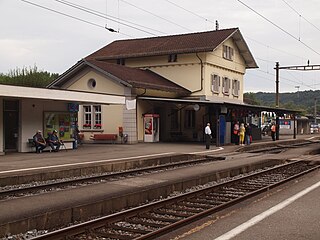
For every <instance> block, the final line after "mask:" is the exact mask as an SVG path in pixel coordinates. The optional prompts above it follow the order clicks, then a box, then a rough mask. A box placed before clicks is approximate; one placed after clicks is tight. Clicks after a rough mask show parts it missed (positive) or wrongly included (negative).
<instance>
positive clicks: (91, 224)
mask: <svg viewBox="0 0 320 240" xmlns="http://www.w3.org/2000/svg"><path fill="white" fill-rule="evenodd" d="M307 163H308V162H306V161H295V162H291V163H288V164H285V165H281V166H277V167H274V168H272V169H268V170H263V171H261V172H259V173H253V174H249V175H247V176H245V177H242V178H239V179H234V180H230V181H227V182H224V183H221V184H218V185H215V186H211V187H207V188H204V189H201V190H197V191H194V192H189V193H186V194H183V195H180V196H176V197H171V198H169V199H164V200H160V201H158V202H155V203H150V204H146V205H144V206H140V207H136V208H133V209H129V210H125V211H123V212H119V213H115V214H112V215H108V216H105V217H101V218H98V219H95V220H91V221H88V222H85V223H81V224H77V225H74V226H70V227H67V228H64V229H60V230H57V231H54V232H50V233H47V234H44V235H41V236H37V237H34V238H32V239H34V240H40V239H41V240H42V239H46V240H51V239H72V236H76V235H80V234H86V232H87V233H90V232H94V230H91V229H98V228H103V227H106V226H109V227H110V226H115V225H114V224H115V223H117V222H119V221H126V219H130V218H132V217H136V216H137V217H138V218H139V217H140V216H144V215H147V213H148V212H150V211H155V209H162V208H164V206H170V205H171V204H175V203H181V202H183V201H187V200H188V199H189V200H191V199H192V198H195V197H198V198H199V196H201V195H203V194H209V195H210V194H211V195H212V196H213V195H214V194H217V192H215V190H219V189H220V190H223V191H225V190H224V188H225V189H226V188H227V187H231V186H235V187H236V184H239V183H241V182H242V183H244V184H246V181H248V182H247V189H246V190H243V189H244V188H245V187H242V185H240V187H239V189H240V190H241V191H242V190H243V191H242V192H243V193H245V194H244V195H242V196H241V194H239V195H240V196H238V197H236V198H234V199H231V200H230V201H227V202H225V203H223V201H221V204H219V205H218V206H214V207H211V208H209V209H206V210H204V211H201V212H200V213H194V214H192V215H190V216H189V217H185V218H182V219H180V220H177V221H173V220H172V223H171V224H169V225H166V226H163V227H161V228H160V229H157V230H155V231H151V232H148V231H145V233H144V234H143V233H142V232H143V230H139V231H141V234H140V235H141V236H138V237H132V238H130V237H127V238H126V239H135V240H142V239H153V238H155V237H156V236H160V235H163V234H164V233H167V232H169V231H172V230H174V229H176V228H178V227H180V226H183V225H185V224H187V223H190V222H192V221H195V220H197V219H199V218H202V217H203V216H206V215H209V214H213V213H216V212H218V211H220V210H222V209H225V208H227V207H229V206H231V205H234V204H236V203H239V202H241V201H243V200H245V199H248V198H250V197H253V196H255V195H257V194H260V193H262V192H265V191H268V190H269V189H271V188H274V187H276V186H278V185H280V184H283V183H285V182H288V181H290V180H292V179H294V178H297V177H300V176H302V175H304V174H307V173H309V172H311V171H314V170H316V169H319V167H320V165H315V166H311V165H310V166H309V165H307ZM299 164H300V165H302V164H306V166H305V168H306V169H304V170H303V171H300V170H297V171H298V172H297V173H296V172H295V173H292V174H291V175H290V176H288V177H284V179H281V180H279V181H276V182H274V183H272V184H269V183H267V184H266V186H263V184H261V185H262V186H261V187H259V188H258V189H255V188H253V187H251V186H253V184H252V185H250V180H251V181H254V180H255V179H256V180H257V179H258V180H259V178H258V177H259V176H261V177H262V176H268V175H266V174H271V173H272V172H274V173H275V174H276V175H284V174H281V173H285V172H286V170H288V169H290V168H294V167H295V166H297V167H299ZM277 171H279V173H277ZM288 171H289V170H288ZM288 171H287V172H288ZM265 178H266V177H262V179H260V180H262V181H256V182H257V184H258V186H259V185H260V184H259V182H261V183H263V181H265ZM251 188H252V189H251ZM250 189H251V191H250V192H247V193H246V191H247V190H250ZM241 191H240V192H241ZM225 196H226V199H228V197H227V195H225ZM157 211H159V210H157ZM182 215H183V214H182ZM170 221H171V220H168V222H170ZM141 224H143V223H141ZM118 228H119V229H122V228H121V227H120V226H118ZM128 231H130V229H129V230H128ZM139 231H138V230H132V232H139ZM96 234H99V233H96ZM101 234H102V233H101ZM106 236H108V234H105V237H106ZM119 239H121V238H119Z"/></svg>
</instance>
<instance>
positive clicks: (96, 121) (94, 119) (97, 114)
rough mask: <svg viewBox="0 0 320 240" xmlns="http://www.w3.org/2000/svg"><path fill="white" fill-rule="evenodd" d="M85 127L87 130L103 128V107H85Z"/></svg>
mask: <svg viewBox="0 0 320 240" xmlns="http://www.w3.org/2000/svg"><path fill="white" fill-rule="evenodd" d="M83 127H84V128H86V129H100V128H102V108H101V105H83Z"/></svg>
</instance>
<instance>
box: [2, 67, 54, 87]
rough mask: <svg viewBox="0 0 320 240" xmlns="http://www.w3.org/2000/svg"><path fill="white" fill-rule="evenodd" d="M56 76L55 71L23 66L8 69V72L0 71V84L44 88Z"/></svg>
mask: <svg viewBox="0 0 320 240" xmlns="http://www.w3.org/2000/svg"><path fill="white" fill-rule="evenodd" d="M58 76H59V74H57V73H49V72H47V71H42V70H41V71H39V70H38V68H37V67H36V66H34V67H33V68H32V67H29V68H27V67H23V68H22V69H20V68H16V69H14V70H10V71H9V73H8V74H3V73H0V84H6V85H15V86H24V87H38V88H45V87H46V86H47V85H48V84H49V83H51V82H52V81H53V80H55V79H56V78H57V77H58Z"/></svg>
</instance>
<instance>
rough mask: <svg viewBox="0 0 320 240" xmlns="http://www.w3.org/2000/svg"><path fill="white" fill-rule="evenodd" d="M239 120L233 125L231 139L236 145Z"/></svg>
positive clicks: (237, 142)
mask: <svg viewBox="0 0 320 240" xmlns="http://www.w3.org/2000/svg"><path fill="white" fill-rule="evenodd" d="M239 129H240V127H239V121H236V122H235V124H234V126H233V140H234V143H235V144H236V145H239V133H240V132H239Z"/></svg>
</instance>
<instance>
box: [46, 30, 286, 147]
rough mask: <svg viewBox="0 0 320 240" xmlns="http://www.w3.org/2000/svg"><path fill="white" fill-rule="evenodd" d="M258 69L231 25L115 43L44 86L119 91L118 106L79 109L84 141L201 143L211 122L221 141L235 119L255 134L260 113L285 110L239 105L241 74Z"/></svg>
mask: <svg viewBox="0 0 320 240" xmlns="http://www.w3.org/2000/svg"><path fill="white" fill-rule="evenodd" d="M257 67H258V66H257V64H256V62H255V59H254V58H253V56H252V54H251V52H250V50H249V47H248V45H247V44H246V42H245V39H244V38H243V36H242V34H241V32H240V30H239V29H238V28H231V29H223V30H216V31H207V32H198V33H190V34H180V35H172V36H162V37H151V38H141V39H128V40H118V41H114V42H112V43H110V44H108V45H106V46H105V47H103V48H101V49H99V50H97V51H96V52H94V53H92V54H90V55H89V56H87V57H85V58H84V59H82V60H80V61H79V62H78V63H76V64H75V65H74V66H72V67H71V68H70V69H68V70H67V71H66V72H64V73H63V74H62V75H61V76H60V77H59V78H58V79H56V80H55V81H54V82H52V83H51V84H50V85H49V86H48V87H49V88H57V89H69V90H77V91H85V92H93V93H105V94H116V95H120V96H125V99H126V100H125V101H126V104H125V105H123V106H103V107H101V106H100V105H87V104H85V105H81V106H80V108H79V118H78V119H79V126H80V129H81V131H82V133H83V136H84V141H90V137H91V139H92V136H93V135H97V134H117V133H118V134H119V136H122V134H123V133H124V134H126V136H127V137H128V139H127V140H128V143H137V142H157V141H168V142H170V141H171V142H174V141H203V140H204V127H205V126H206V123H207V122H210V123H211V126H212V131H213V137H214V141H215V143H216V144H217V145H223V144H227V143H230V142H231V141H232V138H231V135H232V130H231V129H232V125H233V123H234V122H235V121H240V122H248V123H250V124H252V126H257V129H253V132H254V138H259V137H261V134H260V132H259V131H260V129H259V127H260V126H259V119H260V117H261V112H262V111H271V112H276V114H277V116H284V113H286V112H287V111H286V110H284V109H272V108H267V107H266V108H265V107H261V106H252V105H248V104H244V102H243V89H244V75H245V73H246V70H247V69H252V68H257ZM287 113H288V112H287ZM118 141H122V139H121V138H119V139H118Z"/></svg>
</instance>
